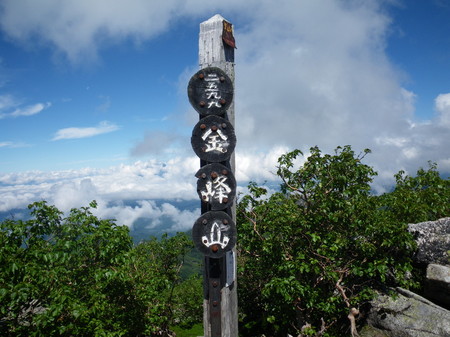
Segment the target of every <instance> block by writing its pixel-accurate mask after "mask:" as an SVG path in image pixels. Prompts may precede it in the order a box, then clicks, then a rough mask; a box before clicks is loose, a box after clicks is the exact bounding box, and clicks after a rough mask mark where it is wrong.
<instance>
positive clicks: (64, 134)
mask: <svg viewBox="0 0 450 337" xmlns="http://www.w3.org/2000/svg"><path fill="white" fill-rule="evenodd" d="M117 130H119V127H118V126H117V125H115V124H112V123H110V122H108V121H103V122H101V123H100V124H99V125H98V126H93V127H82V128H77V127H71V128H64V129H60V130H58V131H57V132H56V133H55V136H54V137H53V139H52V140H61V139H77V138H88V137H93V136H98V135H101V134H104V133H109V132H113V131H117Z"/></svg>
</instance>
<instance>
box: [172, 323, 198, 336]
mask: <svg viewBox="0 0 450 337" xmlns="http://www.w3.org/2000/svg"><path fill="white" fill-rule="evenodd" d="M171 330H172V331H173V332H175V333H176V334H177V337H198V336H203V324H201V323H198V324H195V325H194V326H193V327H192V328H190V329H188V330H185V329H182V328H180V327H177V326H175V327H172V328H171Z"/></svg>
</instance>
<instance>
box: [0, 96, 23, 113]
mask: <svg viewBox="0 0 450 337" xmlns="http://www.w3.org/2000/svg"><path fill="white" fill-rule="evenodd" d="M18 104H19V103H18V102H17V101H16V99H15V98H14V97H13V96H12V95H10V94H6V95H0V111H1V110H8V109H11V108H14V107H15V106H17V105H18Z"/></svg>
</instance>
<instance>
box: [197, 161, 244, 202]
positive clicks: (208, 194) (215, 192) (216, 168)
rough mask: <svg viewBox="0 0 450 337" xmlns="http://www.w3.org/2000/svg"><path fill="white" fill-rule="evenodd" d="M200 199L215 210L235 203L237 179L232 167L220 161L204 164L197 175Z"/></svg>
mask: <svg viewBox="0 0 450 337" xmlns="http://www.w3.org/2000/svg"><path fill="white" fill-rule="evenodd" d="M195 176H196V177H197V178H198V180H197V193H198V196H199V197H200V199H201V200H202V201H203V202H205V203H208V204H209V205H210V207H211V208H210V209H211V210H213V211H216V210H223V209H225V208H227V207H230V206H231V205H232V204H233V201H234V197H235V196H236V179H234V175H233V173H232V172H231V170H230V169H228V168H227V167H225V166H224V165H222V164H219V163H212V164H208V165H205V166H203V167H202V168H201V169H200V170H198V172H197V173H196V175H195Z"/></svg>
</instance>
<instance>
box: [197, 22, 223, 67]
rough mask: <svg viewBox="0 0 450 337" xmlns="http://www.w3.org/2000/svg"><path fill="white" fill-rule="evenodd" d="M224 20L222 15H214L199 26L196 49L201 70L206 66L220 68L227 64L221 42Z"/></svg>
mask: <svg viewBox="0 0 450 337" xmlns="http://www.w3.org/2000/svg"><path fill="white" fill-rule="evenodd" d="M224 20H225V19H224V18H223V17H222V15H220V14H216V15H214V16H213V17H212V18H210V19H209V20H206V21H204V22H202V23H201V24H200V38H199V41H198V42H199V48H198V49H199V63H200V67H201V68H204V67H208V66H212V67H219V68H222V67H223V66H224V64H225V63H226V62H227V60H226V57H225V50H224V45H223V41H222V31H223V21H224ZM225 21H228V20H225Z"/></svg>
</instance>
